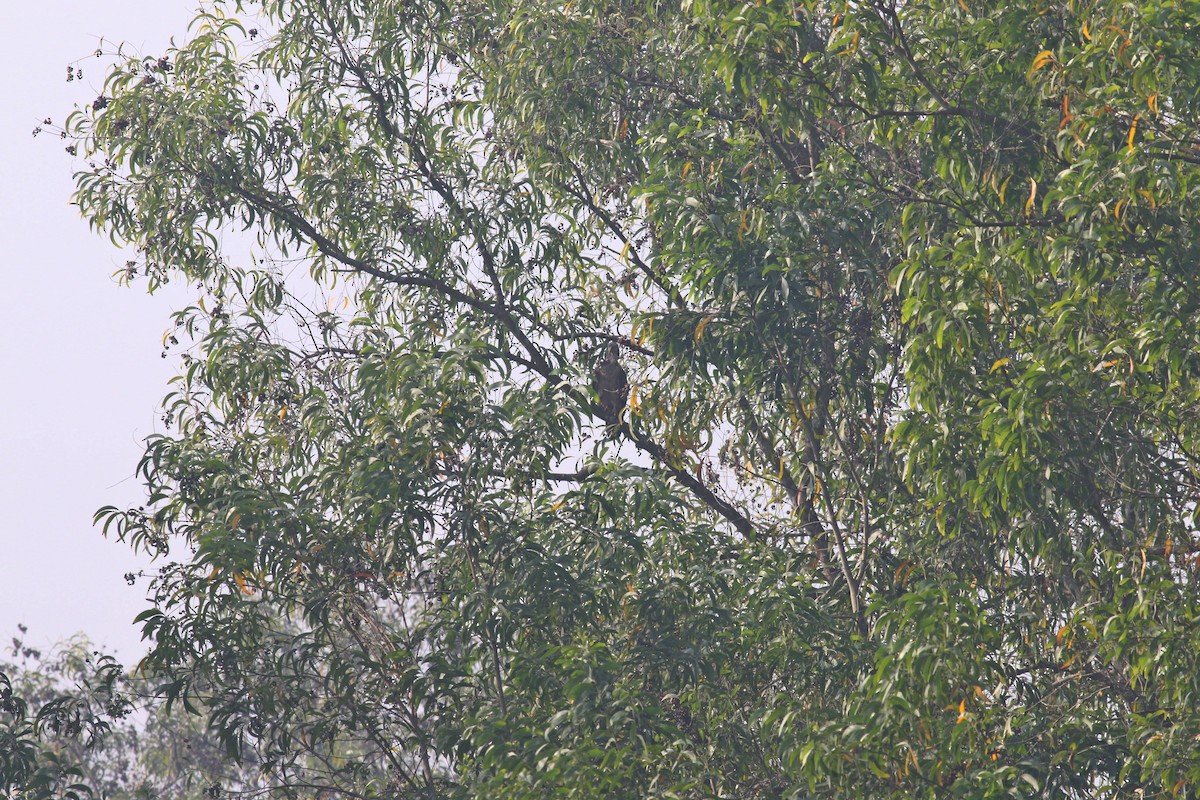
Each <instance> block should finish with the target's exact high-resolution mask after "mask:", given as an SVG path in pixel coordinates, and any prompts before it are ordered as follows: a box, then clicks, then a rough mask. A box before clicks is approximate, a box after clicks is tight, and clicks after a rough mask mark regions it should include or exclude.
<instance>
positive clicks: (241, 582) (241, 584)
mask: <svg viewBox="0 0 1200 800" xmlns="http://www.w3.org/2000/svg"><path fill="white" fill-rule="evenodd" d="M233 582H234V583H236V584H237V585H238V588H239V589H241V590H242V593H243V594H254V590H253V589H251V588H250V587H248V586H247V585H246V579H245V578H244V577H242V574H241V573H240V572H239V573H238V574H237V575H234V576H233Z"/></svg>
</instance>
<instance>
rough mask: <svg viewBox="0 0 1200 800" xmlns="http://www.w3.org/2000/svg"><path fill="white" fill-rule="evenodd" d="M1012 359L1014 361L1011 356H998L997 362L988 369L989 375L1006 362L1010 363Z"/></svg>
mask: <svg viewBox="0 0 1200 800" xmlns="http://www.w3.org/2000/svg"><path fill="white" fill-rule="evenodd" d="M1010 361H1012V359H1011V358H997V359H996V362H995V363H994V364H992V368H991V369H989V370H988V375H991V374H992V373H993V372H995V371H996V370H998V369H1000V368H1001V367H1003V366H1004V365H1005V364H1007V363H1009V362H1010Z"/></svg>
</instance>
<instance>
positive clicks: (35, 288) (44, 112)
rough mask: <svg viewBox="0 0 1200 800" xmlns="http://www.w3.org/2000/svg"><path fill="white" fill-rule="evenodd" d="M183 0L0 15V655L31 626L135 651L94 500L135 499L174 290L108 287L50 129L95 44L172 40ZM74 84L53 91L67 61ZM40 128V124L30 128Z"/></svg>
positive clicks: (62, 82)
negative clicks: (0, 20) (1, 38)
mask: <svg viewBox="0 0 1200 800" xmlns="http://www.w3.org/2000/svg"><path fill="white" fill-rule="evenodd" d="M196 5H197V3H196V2H195V0H186V1H185V0H90V1H88V0H39V2H22V3H6V4H5V7H6V9H7V10H6V11H5V22H6V23H7V24H6V29H7V30H8V31H9V33H10V35H9V37H8V40H7V41H6V43H5V46H4V47H3V48H0V76H2V77H0V80H2V81H3V90H2V91H0V98H3V103H2V104H0V137H2V139H0V153H2V154H3V162H2V163H3V166H2V168H0V221H2V222H0V225H2V231H3V241H4V250H5V252H6V253H7V254H8V255H7V257H6V259H5V261H4V264H3V267H2V268H0V269H2V271H0V275H2V276H3V280H2V282H0V644H3V643H4V642H7V641H8V638H9V637H10V635H12V634H15V633H16V632H17V624H18V623H24V624H26V625H28V626H29V628H30V632H29V642H30V643H31V644H36V645H47V644H50V643H53V642H55V641H58V640H61V639H64V638H66V637H68V636H70V635H72V634H74V633H76V632H80V631H82V632H84V633H86V634H87V635H88V636H90V637H91V638H92V639H93V640H94V641H96V642H97V643H100V644H104V645H107V646H108V647H109V648H110V649H113V650H116V651H117V652H118V654H119V655H120V656H121V657H123V658H124V659H125V660H127V661H132V660H135V659H136V658H138V656H139V655H140V654H141V652H142V651H143V650H144V648H143V646H142V645H141V644H140V635H139V633H138V631H137V630H136V629H135V628H134V627H133V625H132V619H133V617H134V616H135V615H136V614H137V613H138V612H139V611H141V610H142V609H143V608H145V605H146V604H145V602H144V592H145V581H144V580H142V581H139V583H138V585H136V586H133V587H131V586H129V585H127V584H126V582H125V580H124V578H123V575H124V574H125V573H126V572H130V571H136V570H139V569H144V568H146V566H147V563H146V560H145V559H144V558H137V557H135V556H134V555H133V553H132V551H130V549H129V548H128V546H126V545H124V544H121V543H118V542H114V541H106V540H105V539H103V538H102V537H101V535H100V532H99V531H98V530H95V529H93V527H92V523H91V517H92V514H93V512H94V511H95V510H96V509H97V508H98V507H100V506H102V505H105V504H109V503H111V504H115V505H126V504H130V503H132V504H137V503H138V502H139V501H140V487H139V484H138V482H137V481H136V480H135V479H134V477H133V471H134V468H135V466H136V464H137V461H138V458H139V456H140V454H141V450H142V448H141V442H142V440H143V439H144V438H145V437H146V436H147V435H148V434H150V433H153V432H154V431H156V430H158V429H159V428H160V427H161V423H159V421H158V414H157V411H156V410H157V405H158V400H159V398H161V397H162V396H163V395H164V394H165V393H166V390H167V387H166V382H167V379H168V378H169V377H170V376H171V375H172V374H173V371H174V368H175V365H176V363H177V361H176V358H175V357H174V356H172V357H170V358H168V359H162V358H160V353H161V351H162V337H163V333H164V331H165V330H166V329H167V327H168V314H169V313H170V311H171V310H172V309H174V308H178V307H182V306H183V305H185V304H186V303H187V302H188V300H189V299H191V298H190V297H189V294H188V292H187V290H186V289H184V288H183V287H179V288H176V287H174V286H172V287H167V288H168V289H172V290H173V291H162V292H160V293H158V294H156V295H155V296H153V297H150V296H147V295H146V294H145V291H144V289H143V288H141V287H140V286H138V285H136V284H135V286H134V287H133V288H122V287H119V286H118V285H117V284H116V282H115V280H114V279H113V277H112V275H113V273H114V272H115V271H116V270H117V269H118V268H119V267H120V266H121V265H122V264H123V263H124V262H125V260H126V258H125V256H124V255H123V254H122V253H121V252H120V251H119V250H118V249H117V248H116V247H114V246H113V245H112V244H111V243H110V242H109V241H108V240H107V239H105V238H103V237H101V236H99V235H97V234H95V233H92V232H91V231H90V230H89V229H88V227H87V225H86V224H85V223H84V222H83V221H82V219H81V218H80V217H79V214H78V211H77V210H76V209H75V208H74V207H72V206H71V205H69V198H70V195H71V191H72V186H73V184H72V180H71V175H72V173H73V172H74V171H75V170H76V169H78V168H80V167H82V166H84V165H83V164H82V163H81V161H80V160H78V159H75V158H72V157H71V156H69V155H67V153H66V152H65V151H64V147H65V145H66V144H67V143H66V142H63V141H61V140H60V139H59V138H58V137H57V135H56V134H55V133H53V132H52V131H50V130H47V131H46V132H43V133H42V134H40V135H39V136H38V137H37V138H34V137H33V136H32V131H33V129H34V128H35V127H37V126H38V125H42V121H43V120H44V119H45V118H46V117H49V118H50V119H51V120H52V121H53V123H54V125H55V126H57V125H60V124H61V123H62V121H63V120H64V119H65V118H66V116H67V114H68V113H69V112H70V111H71V110H72V108H73V107H74V106H75V105H77V104H78V105H82V104H84V103H90V102H91V101H92V100H93V99H94V98H95V97H96V96H97V95H99V94H100V93H101V91H100V90H101V82H102V80H103V77H104V64H105V63H106V62H105V61H104V60H102V59H97V58H96V57H95V56H94V53H95V51H96V49H97V48H98V47H103V49H104V50H105V51H108V52H111V51H113V50H115V48H116V45H117V43H119V42H122V41H124V42H126V43H127V48H132V52H136V53H139V54H143V55H154V56H156V57H157V56H158V55H159V54H161V52H162V51H163V50H164V48H166V46H167V45H168V43H169V41H170V38H171V36H173V35H174V36H176V37H182V36H184V35H185V34H186V31H187V23H188V22H189V21H190V20H191V17H192V12H193V10H194V9H195V7H196ZM69 63H71V64H75V65H76V66H78V67H80V68H81V69H82V70H83V80H82V81H73V82H71V83H68V82H66V74H67V64H69ZM43 127H46V128H47V129H49V127H50V126H44V125H43Z"/></svg>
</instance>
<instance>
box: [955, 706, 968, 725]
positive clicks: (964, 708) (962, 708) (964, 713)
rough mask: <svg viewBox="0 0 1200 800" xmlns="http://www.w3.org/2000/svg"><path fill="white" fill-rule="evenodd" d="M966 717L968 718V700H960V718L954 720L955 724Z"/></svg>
mask: <svg viewBox="0 0 1200 800" xmlns="http://www.w3.org/2000/svg"><path fill="white" fill-rule="evenodd" d="M966 718H967V701H966V700H960V701H959V702H958V719H956V720H955V721H954V724H956V725H957V724H958V723H960V722H963V721H965V720H966Z"/></svg>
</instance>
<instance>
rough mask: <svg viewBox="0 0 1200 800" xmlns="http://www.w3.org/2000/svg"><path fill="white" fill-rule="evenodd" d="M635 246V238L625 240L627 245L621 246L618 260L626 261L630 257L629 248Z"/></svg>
mask: <svg viewBox="0 0 1200 800" xmlns="http://www.w3.org/2000/svg"><path fill="white" fill-rule="evenodd" d="M632 246H633V240H632V239H629V240H627V241H626V242H625V246H624V247H622V248H621V255H619V256H617V260H618V261H626V260H627V259H628V258H629V248H630V247H632Z"/></svg>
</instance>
